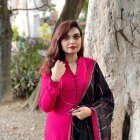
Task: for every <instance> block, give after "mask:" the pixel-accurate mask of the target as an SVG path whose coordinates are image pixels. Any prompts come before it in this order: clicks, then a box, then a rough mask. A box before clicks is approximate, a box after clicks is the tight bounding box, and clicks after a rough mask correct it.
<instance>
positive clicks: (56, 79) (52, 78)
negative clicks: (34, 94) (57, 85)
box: [51, 76, 59, 82]
mask: <svg viewBox="0 0 140 140" xmlns="http://www.w3.org/2000/svg"><path fill="white" fill-rule="evenodd" d="M51 80H52V81H53V82H58V81H59V79H58V78H54V77H53V76H51Z"/></svg>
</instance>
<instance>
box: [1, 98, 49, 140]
mask: <svg viewBox="0 0 140 140" xmlns="http://www.w3.org/2000/svg"><path fill="white" fill-rule="evenodd" d="M23 103H24V102H23V101H18V102H17V101H16V102H14V103H9V104H4V105H1V106H0V140H43V133H44V124H45V123H44V122H45V116H46V114H45V113H42V112H40V111H34V112H31V111H30V110H29V109H21V106H22V105H23Z"/></svg>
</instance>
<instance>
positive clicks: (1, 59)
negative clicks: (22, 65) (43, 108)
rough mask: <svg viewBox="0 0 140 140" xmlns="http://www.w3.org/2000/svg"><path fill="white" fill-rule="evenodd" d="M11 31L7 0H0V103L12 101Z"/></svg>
mask: <svg viewBox="0 0 140 140" xmlns="http://www.w3.org/2000/svg"><path fill="white" fill-rule="evenodd" d="M11 41H12V30H11V24H10V13H9V11H8V9H7V0H0V103H1V102H4V101H9V100H11V99H12V92H11V80H10V59H11Z"/></svg>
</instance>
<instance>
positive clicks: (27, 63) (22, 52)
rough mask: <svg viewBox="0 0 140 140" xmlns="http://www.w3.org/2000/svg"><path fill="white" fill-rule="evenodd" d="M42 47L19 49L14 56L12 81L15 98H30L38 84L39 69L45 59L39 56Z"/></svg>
mask: <svg viewBox="0 0 140 140" xmlns="http://www.w3.org/2000/svg"><path fill="white" fill-rule="evenodd" d="M40 48H41V47H40V46H34V47H29V48H26V49H19V52H18V53H17V54H14V56H12V61H11V80H12V87H13V94H14V97H21V98H28V97H29V96H30V95H31V93H32V92H33V90H34V89H35V87H36V86H37V84H38V81H39V78H40V75H39V67H40V65H41V63H42V60H43V59H44V58H43V57H42V56H40V55H39V54H38V50H39V49H40Z"/></svg>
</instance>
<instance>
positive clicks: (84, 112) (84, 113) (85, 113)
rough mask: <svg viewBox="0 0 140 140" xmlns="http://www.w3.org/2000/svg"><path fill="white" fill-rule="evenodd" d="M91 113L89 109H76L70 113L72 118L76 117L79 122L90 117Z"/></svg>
mask: <svg viewBox="0 0 140 140" xmlns="http://www.w3.org/2000/svg"><path fill="white" fill-rule="evenodd" d="M91 114H92V111H91V109H90V108H89V107H86V106H84V107H79V108H78V109H76V110H74V111H73V112H72V115H73V116H76V117H77V118H79V119H80V120H84V119H85V118H87V117H89V116H91Z"/></svg>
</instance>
